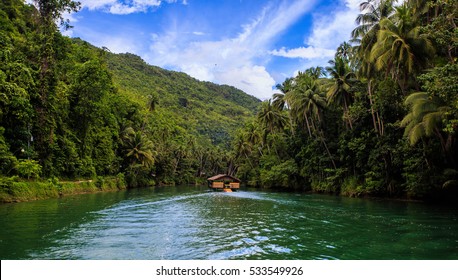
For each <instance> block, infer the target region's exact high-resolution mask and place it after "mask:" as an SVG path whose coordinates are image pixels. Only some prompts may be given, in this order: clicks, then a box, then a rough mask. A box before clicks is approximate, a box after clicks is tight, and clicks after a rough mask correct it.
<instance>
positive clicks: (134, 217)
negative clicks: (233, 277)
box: [0, 187, 458, 260]
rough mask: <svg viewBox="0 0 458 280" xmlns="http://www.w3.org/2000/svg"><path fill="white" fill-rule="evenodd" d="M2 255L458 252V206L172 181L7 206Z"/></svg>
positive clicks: (389, 255)
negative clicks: (228, 189) (223, 189)
mask: <svg viewBox="0 0 458 280" xmlns="http://www.w3.org/2000/svg"><path fill="white" fill-rule="evenodd" d="M0 229H1V231H0V257H1V259H110V260H111V259H142V260H143V259H151V260H158V259H175V260H177V259H303V260H310V259H357V260H358V259H455V260H456V259H458V210H457V208H456V207H451V206H440V205H429V204H424V203H415V202H404V201H388V200H373V199H354V198H344V197H336V196H328V195H315V194H297V193H278V192H266V191H247V190H242V191H239V192H234V193H219V192H210V191H208V190H207V189H206V188H203V187H166V188H152V189H151V188H148V189H136V190H128V191H120V192H111V193H98V194H88V195H77V196H68V197H63V198H60V199H50V200H43V201H35V202H24V203H17V204H4V205H0Z"/></svg>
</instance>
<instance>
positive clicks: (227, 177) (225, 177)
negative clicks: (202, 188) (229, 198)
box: [207, 174, 240, 183]
mask: <svg viewBox="0 0 458 280" xmlns="http://www.w3.org/2000/svg"><path fill="white" fill-rule="evenodd" d="M207 180H208V181H218V180H231V181H235V182H239V183H240V179H238V178H235V177H234V176H231V175H227V174H218V175H215V176H213V177H210V178H208V179H207Z"/></svg>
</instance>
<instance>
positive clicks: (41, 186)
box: [0, 174, 127, 203]
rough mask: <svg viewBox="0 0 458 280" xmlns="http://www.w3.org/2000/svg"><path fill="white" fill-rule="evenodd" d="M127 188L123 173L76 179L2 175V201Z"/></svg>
mask: <svg viewBox="0 0 458 280" xmlns="http://www.w3.org/2000/svg"><path fill="white" fill-rule="evenodd" d="M126 188H127V184H126V182H125V180H124V176H123V174H119V175H118V176H115V177H97V178H95V179H84V180H74V181H59V180H58V179H57V178H53V179H47V180H25V179H20V178H18V177H0V203H11V202H23V201H32V200H41V199H47V198H56V197H61V196H67V195H75V194H83V193H95V192H103V191H116V190H122V189H126Z"/></svg>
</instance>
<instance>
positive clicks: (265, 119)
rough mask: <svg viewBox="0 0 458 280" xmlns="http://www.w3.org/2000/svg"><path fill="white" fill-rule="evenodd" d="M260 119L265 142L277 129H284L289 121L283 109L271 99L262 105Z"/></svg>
mask: <svg viewBox="0 0 458 280" xmlns="http://www.w3.org/2000/svg"><path fill="white" fill-rule="evenodd" d="M258 120H259V121H260V123H261V125H262V128H263V131H264V133H263V143H264V144H265V143H266V140H267V135H268V134H269V133H273V132H274V131H276V130H279V129H283V128H284V127H285V125H286V123H287V119H286V116H285V114H283V111H281V110H279V109H278V108H277V107H275V106H273V104H272V101H271V100H270V99H269V100H267V101H264V102H263V103H262V105H261V110H260V111H259V113H258Z"/></svg>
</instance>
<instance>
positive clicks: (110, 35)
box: [66, 0, 361, 100]
mask: <svg viewBox="0 0 458 280" xmlns="http://www.w3.org/2000/svg"><path fill="white" fill-rule="evenodd" d="M79 1H80V2H81V3H82V9H81V11H80V12H78V13H76V14H72V15H70V16H69V19H70V21H71V24H72V25H73V26H74V28H73V29H71V30H69V31H67V32H66V34H67V35H68V36H71V37H80V38H81V39H83V40H86V41H88V42H90V43H91V44H94V45H96V46H98V47H102V46H104V47H107V48H108V49H110V50H111V51H112V52H114V53H123V52H130V53H134V54H137V55H139V56H141V57H142V58H143V59H144V60H145V61H146V62H147V63H149V64H152V65H157V66H160V67H163V68H166V69H169V70H176V71H182V72H185V73H187V74H189V75H190V76H192V77H194V78H197V79H199V80H204V81H211V82H215V83H218V84H228V85H232V86H235V87H237V88H239V89H241V90H244V91H245V92H247V93H248V94H251V95H254V96H256V97H258V98H260V99H262V100H265V99H268V98H270V97H271V96H272V94H273V92H274V91H275V85H276V84H278V83H282V82H283V81H284V80H285V79H286V78H287V77H291V76H294V75H295V73H297V71H303V70H305V69H307V68H309V67H312V66H326V65H327V61H328V60H329V59H332V58H333V55H334V52H335V49H336V48H337V47H338V45H339V44H340V43H341V42H343V41H346V40H348V39H349V38H350V32H351V30H352V29H353V28H354V27H355V23H354V20H355V18H356V16H357V14H358V12H359V8H358V4H359V3H360V2H361V0H212V1H204V0H79Z"/></svg>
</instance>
